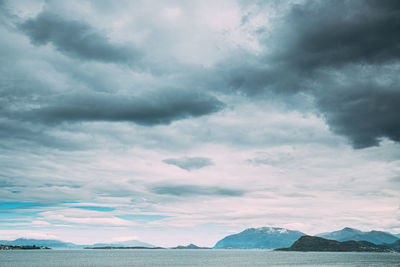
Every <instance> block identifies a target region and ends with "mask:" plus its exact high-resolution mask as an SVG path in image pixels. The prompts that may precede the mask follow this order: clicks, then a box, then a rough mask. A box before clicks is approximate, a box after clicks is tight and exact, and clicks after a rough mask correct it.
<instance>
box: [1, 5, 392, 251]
mask: <svg viewBox="0 0 400 267" xmlns="http://www.w3.org/2000/svg"><path fill="white" fill-rule="evenodd" d="M399 18H400V1H397V0H393V1H390V0H363V1H361V0H360V1H358V0H349V1H336V0H332V1H302V0H299V1H297V0H296V1H256V0H254V1H245V0H243V1H242V0H232V1H229V0H224V1H222V0H212V1H203V0H199V1H195V0H193V1H173V0H171V1H169V0H168V1H152V0H150V1H148V0H146V1H111V0H110V1H107V0H102V1H98V0H96V1H94V0H93V1H89V0H85V1H61V0H60V1H39V0H38V1H33V0H26V1H24V0H18V1H11V0H10V1H7V0H0V35H1V38H0V239H13V238H17V237H33V238H53V239H54V238H56V239H60V240H64V241H71V242H75V243H86V244H87V243H94V242H111V241H123V240H127V239H139V240H141V241H144V242H148V243H152V244H155V245H160V246H174V245H178V244H181V245H182V244H183V245H186V244H188V243H195V244H197V245H203V246H213V245H214V244H215V243H216V241H218V239H220V238H222V237H224V236H225V235H228V234H231V233H235V232H239V231H242V230H244V229H245V228H248V227H260V226H277V227H285V228H289V229H292V230H300V231H303V232H305V233H308V234H316V233H319V232H326V231H333V230H338V229H341V228H343V227H346V226H348V227H353V228H358V229H361V230H372V229H376V230H384V231H389V232H392V233H400V212H399V205H400V201H399V197H400V145H399V141H400V88H399V84H400V75H399V71H400V57H399V55H400V46H399V43H400V21H399Z"/></svg>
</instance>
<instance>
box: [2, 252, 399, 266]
mask: <svg viewBox="0 0 400 267" xmlns="http://www.w3.org/2000/svg"><path fill="white" fill-rule="evenodd" d="M0 266H1V267H25V266H35V267H36V266H37V267H39V266H40V267H50V266H51V267H53V266H65V267H78V266H79V267H89V266H90V267H92V266H93V267H95V266H96V267H98V266H99V267H102V266H207V267H208V266H211V267H212V266H224V267H225V266H227V267H231V266H252V267H253V266H357V267H366V266H367V267H368V266H379V267H382V266H395V267H400V253H370V252H283V251H269V250H240V249H221V250H219V249H212V250H202V249H201V250H173V249H162V250H161V249H160V250H145V249H143V250H142V249H132V250H131V249H114V250H86V249H79V250H78V249H76V250H73V249H69V250H68V249H64V250H61V249H52V250H9V251H7V250H2V251H0Z"/></svg>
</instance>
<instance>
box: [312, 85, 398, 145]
mask: <svg viewBox="0 0 400 267" xmlns="http://www.w3.org/2000/svg"><path fill="white" fill-rule="evenodd" d="M399 105H400V88H399V87H384V88H383V87H379V86H377V85H374V84H371V83H367V84H353V87H351V88H346V87H345V88H336V90H332V91H329V90H328V92H326V93H325V94H323V95H321V96H320V97H319V98H318V106H319V108H320V110H321V111H322V112H323V113H324V114H325V117H326V121H327V122H328V124H329V125H330V126H331V128H332V130H333V131H335V132H336V133H339V134H342V135H345V136H348V137H349V138H350V140H351V141H352V143H353V146H354V147H355V148H364V147H369V146H375V145H378V144H379V138H381V137H387V138H389V139H391V140H393V141H396V142H400V123H398V122H400V107H399Z"/></svg>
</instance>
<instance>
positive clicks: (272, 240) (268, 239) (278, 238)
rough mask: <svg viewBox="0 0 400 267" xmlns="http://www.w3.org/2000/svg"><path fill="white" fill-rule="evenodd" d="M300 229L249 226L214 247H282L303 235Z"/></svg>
mask: <svg viewBox="0 0 400 267" xmlns="http://www.w3.org/2000/svg"><path fill="white" fill-rule="evenodd" d="M303 235H306V234H304V233H302V232H299V231H292V230H288V229H285V228H274V227H261V228H249V229H246V230H244V231H243V232H241V233H238V234H234V235H229V236H227V237H225V238H223V239H221V240H220V241H218V242H217V243H216V244H215V246H214V248H246V249H248V248H250V249H251V248H269V249H272V248H280V247H287V246H290V245H292V244H293V242H295V241H296V240H297V239H299V238H300V237H301V236H303Z"/></svg>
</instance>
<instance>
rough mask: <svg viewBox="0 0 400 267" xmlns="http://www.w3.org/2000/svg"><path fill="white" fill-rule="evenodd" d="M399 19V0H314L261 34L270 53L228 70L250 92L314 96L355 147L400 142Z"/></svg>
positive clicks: (238, 86) (330, 121)
mask: <svg viewBox="0 0 400 267" xmlns="http://www.w3.org/2000/svg"><path fill="white" fill-rule="evenodd" d="M399 17H400V3H399V2H398V1H391V0H387V1H375V0H371V1H306V2H305V3H304V4H298V5H294V6H293V7H292V8H291V9H290V12H289V13H288V14H287V15H286V16H284V17H283V18H282V22H281V23H280V25H279V26H277V27H276V28H275V30H274V32H273V33H272V34H271V36H269V37H267V38H264V36H263V35H262V34H263V33H261V34H260V39H264V43H265V45H266V46H267V45H268V51H269V54H265V55H264V56H262V57H257V58H250V59H249V60H247V61H245V63H244V64H243V65H242V66H240V65H234V66H233V67H230V66H228V68H229V71H228V72H224V75H225V77H226V78H227V79H228V81H229V83H228V84H229V85H230V87H232V88H235V89H236V90H239V91H242V92H245V93H246V94H247V95H249V96H254V95H255V96H256V97H259V95H260V94H264V93H265V92H268V91H274V92H277V93H278V94H281V95H282V96H283V99H284V98H285V97H286V96H288V95H293V94H297V93H299V92H300V93H303V92H305V93H306V94H310V95H312V96H313V97H314V99H315V104H316V107H317V108H318V109H319V111H320V112H321V113H322V114H323V115H324V117H325V118H326V121H327V123H328V124H329V126H330V128H331V129H332V130H333V131H334V132H335V133H337V134H340V135H344V136H347V137H348V138H349V139H350V141H351V143H352V144H353V146H354V147H355V148H364V147H369V146H374V145H377V144H379V140H380V139H381V138H383V137H387V138H389V139H392V140H394V141H399V139H400V126H398V125H399V124H396V123H395V122H396V121H400V109H399V107H400V101H399V92H400V88H399V86H398V84H399V83H398V82H399V80H398V70H399V67H398V64H399V63H400V59H399V57H398V55H399V54H400V47H399V45H398V44H399V42H400V37H399V36H400V22H399ZM271 51H272V52H271ZM383 70H386V71H383Z"/></svg>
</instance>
